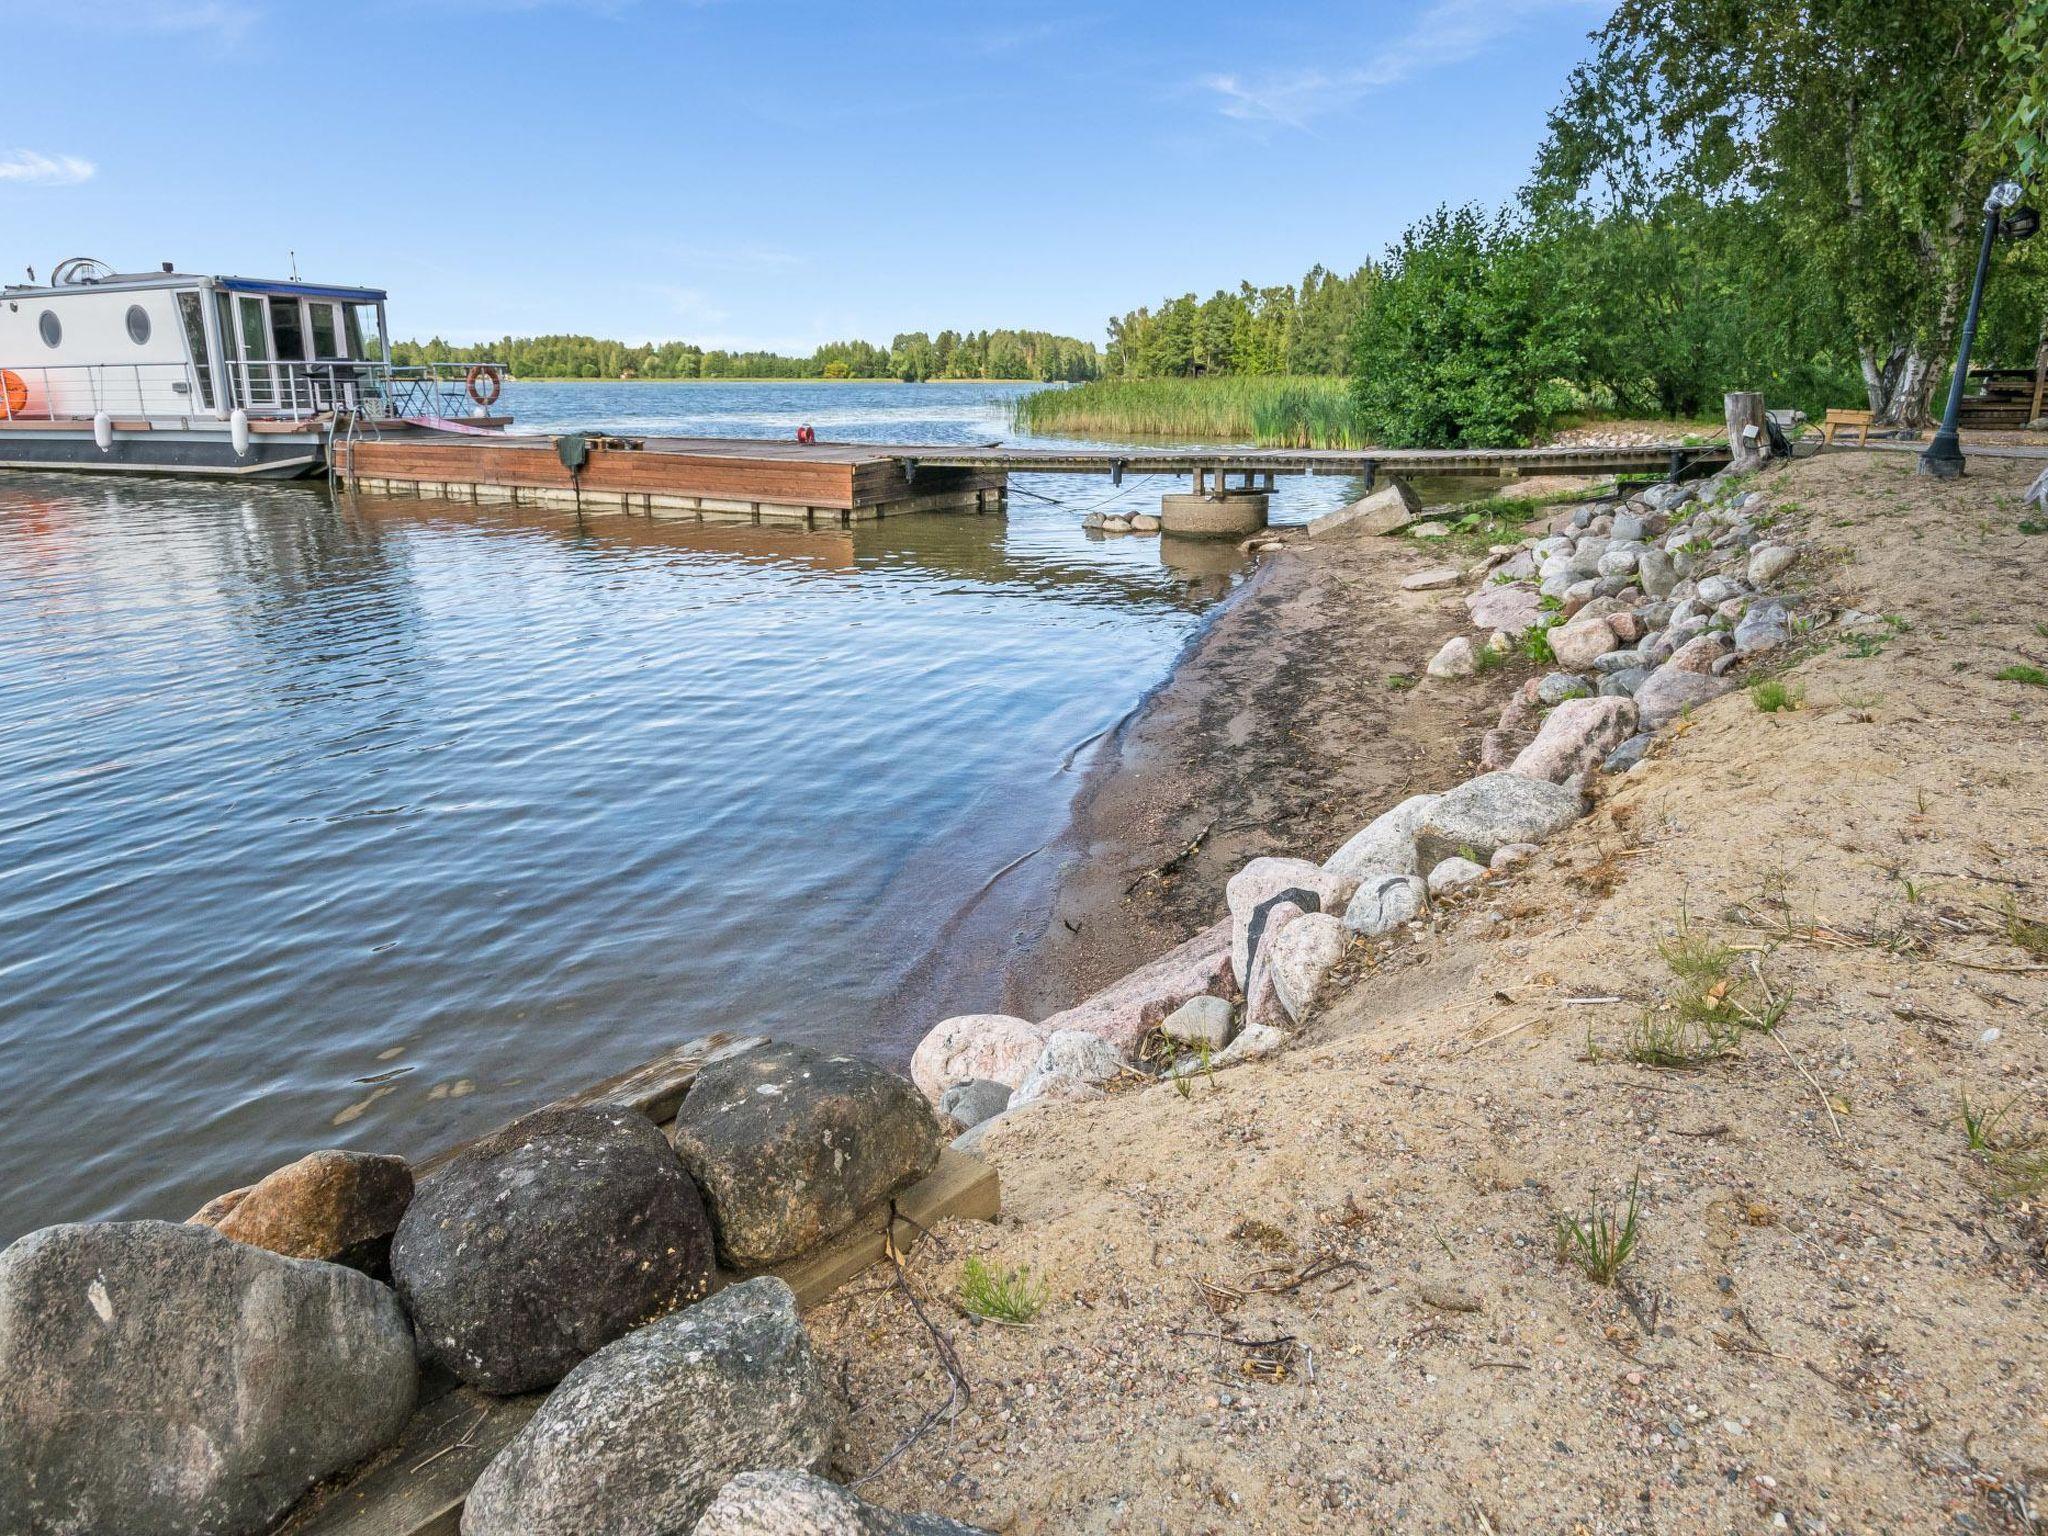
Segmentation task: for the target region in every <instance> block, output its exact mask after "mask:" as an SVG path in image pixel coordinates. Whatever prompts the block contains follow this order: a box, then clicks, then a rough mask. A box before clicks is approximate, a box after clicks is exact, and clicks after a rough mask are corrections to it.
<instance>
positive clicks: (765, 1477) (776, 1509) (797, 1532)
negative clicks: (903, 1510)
mask: <svg viewBox="0 0 2048 1536" xmlns="http://www.w3.org/2000/svg"><path fill="white" fill-rule="evenodd" d="M691 1536H989V1533H988V1532H987V1531H984V1530H983V1529H982V1528H981V1527H979V1526H974V1525H962V1524H961V1523H960V1522H959V1521H957V1520H947V1519H944V1518H943V1517H941V1516H939V1515H898V1514H893V1513H891V1512H890V1511H889V1510H886V1509H880V1508H877V1507H876V1506H875V1505H873V1504H870V1503H868V1502H867V1500H865V1499H863V1498H861V1497H860V1496H859V1495H858V1494H854V1493H849V1492H848V1491H847V1490H846V1489H844V1488H842V1487H840V1486H839V1485H838V1484H837V1483H828V1482H826V1481H825V1479H823V1478H822V1477H812V1476H810V1475H809V1474H808V1473H805V1472H742V1473H741V1474H740V1475H739V1476H738V1477H736V1478H734V1479H733V1480H732V1481H731V1482H729V1483H727V1484H726V1485H725V1486H724V1487H723V1488H721V1489H720V1490H719V1491H718V1497H717V1498H715V1499H713V1500H712V1501H711V1507H710V1508H709V1509H707V1510H705V1511H704V1518H703V1519H701V1520H699V1521H698V1522H697V1529H696V1530H695V1531H694V1532H692V1533H691Z"/></svg>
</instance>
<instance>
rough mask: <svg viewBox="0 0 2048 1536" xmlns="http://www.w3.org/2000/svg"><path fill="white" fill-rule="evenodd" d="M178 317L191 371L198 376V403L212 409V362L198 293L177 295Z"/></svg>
mask: <svg viewBox="0 0 2048 1536" xmlns="http://www.w3.org/2000/svg"><path fill="white" fill-rule="evenodd" d="M178 318H179V319H181V320H183V321H184V322H185V345H186V346H188V347H190V348H191V349H192V371H193V372H194V373H195V374H197V375H198V378H199V403H200V404H201V405H202V406H204V407H205V408H206V409H207V410H209V411H210V410H212V409H213V363H212V360H211V359H210V358H209V357H208V355H207V351H206V319H205V316H203V315H202V314H201V313H200V310H199V295H198V294H196V293H181V294H179V295H178Z"/></svg>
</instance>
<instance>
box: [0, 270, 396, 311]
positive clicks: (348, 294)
mask: <svg viewBox="0 0 2048 1536" xmlns="http://www.w3.org/2000/svg"><path fill="white" fill-rule="evenodd" d="M207 284H211V285H212V286H213V287H215V288H224V289H226V290H227V291H228V292H229V293H266V294H279V295H286V296H290V297H293V298H302V299H338V300H340V301H341V302H343V303H347V304H379V303H382V302H383V301H384V300H385V299H386V298H388V297H389V295H388V294H387V293H386V292H385V291H384V290H383V289H382V288H349V287H343V286H339V285H337V284H334V283H302V282H298V281H296V280H293V279H290V278H280V277H226V276H218V275H213V274H208V273H200V272H116V273H111V274H109V275H108V276H106V277H100V278H94V279H92V280H91V281H89V282H78V283H10V284H8V285H7V286H6V287H5V288H0V294H4V295H6V296H7V297H8V298H10V299H21V298H30V297H40V298H57V297H60V296H62V295H64V294H69V293H104V292H107V291H109V290H113V291H127V292H136V291H140V290H142V289H149V288H194V287H201V286H204V285H207Z"/></svg>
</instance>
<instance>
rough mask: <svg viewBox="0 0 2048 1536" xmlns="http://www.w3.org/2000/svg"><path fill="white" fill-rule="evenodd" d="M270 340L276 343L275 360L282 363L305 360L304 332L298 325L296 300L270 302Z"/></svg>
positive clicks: (297, 302)
mask: <svg viewBox="0 0 2048 1536" xmlns="http://www.w3.org/2000/svg"><path fill="white" fill-rule="evenodd" d="M270 339H271V340H272V341H274V342H276V343H277V359H278V361H279V362H283V363H301V362H304V361H305V360H306V330H305V327H304V326H302V325H301V324H300V323H299V301H298V300H297V299H272V300H271V301H270Z"/></svg>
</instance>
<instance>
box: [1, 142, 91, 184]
mask: <svg viewBox="0 0 2048 1536" xmlns="http://www.w3.org/2000/svg"><path fill="white" fill-rule="evenodd" d="M98 169H99V168H98V167H97V166H95V165H94V164H93V163H92V162H91V161H90V160H82V159H80V158H79V157H78V156H77V155H45V154H42V153H39V152H38V151H36V150H33V149H13V150H0V182H4V183H7V184H9V185H12V186H17V187H75V186H77V185H78V184H79V183H80V182H81V181H91V180H92V178H93V175H94V173H95V172H96V171H97V170H98Z"/></svg>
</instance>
